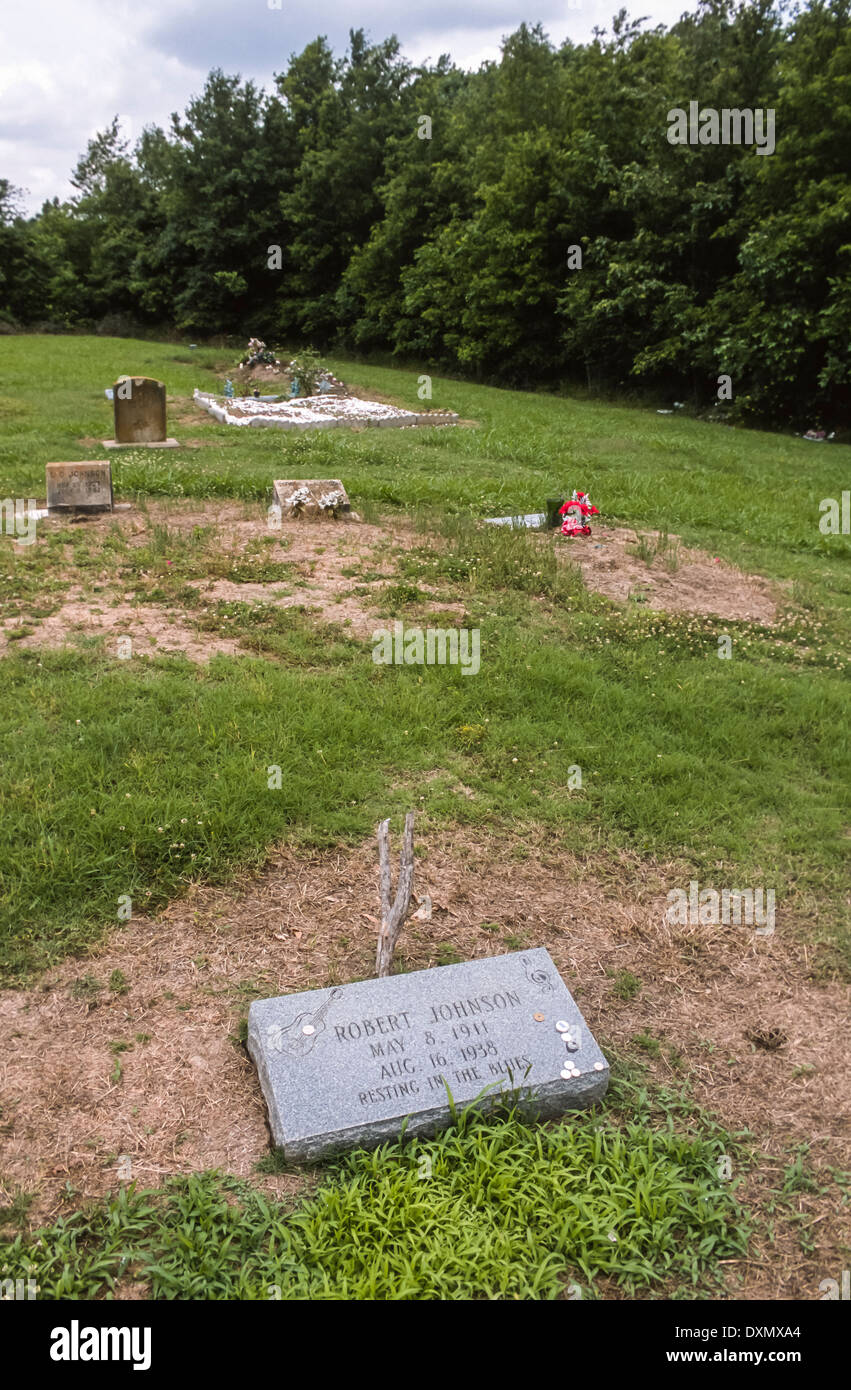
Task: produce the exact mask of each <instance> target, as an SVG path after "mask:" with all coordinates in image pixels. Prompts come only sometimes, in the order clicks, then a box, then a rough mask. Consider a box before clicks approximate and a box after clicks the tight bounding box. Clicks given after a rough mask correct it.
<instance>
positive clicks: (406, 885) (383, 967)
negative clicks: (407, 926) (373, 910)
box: [375, 811, 414, 979]
mask: <svg viewBox="0 0 851 1390" xmlns="http://www.w3.org/2000/svg"><path fill="white" fill-rule="evenodd" d="M378 877H379V888H380V892H381V928H380V930H379V933H378V951H377V953H376V957H375V970H376V974H377V975H378V977H379V979H381V978H382V977H383V976H385V975H389V974H390V967H391V965H392V963H393V952H394V951H395V949H396V942H397V941H398V939H399V933H400V931H401V930H402V926H403V924H404V921H405V918H406V917H407V915H408V909H409V908H410V906H411V892H412V890H413V887H414V813H413V811H409V812H408V814H407V815H406V817H405V833H404V835H403V837H402V852H401V854H400V856H399V882H398V885H397V887H396V896H395V898H394V899H393V902H392V903H391V901H390V893H391V884H390V822H389V820H383V821H382V822H381V824H380V825H379V827H378Z"/></svg>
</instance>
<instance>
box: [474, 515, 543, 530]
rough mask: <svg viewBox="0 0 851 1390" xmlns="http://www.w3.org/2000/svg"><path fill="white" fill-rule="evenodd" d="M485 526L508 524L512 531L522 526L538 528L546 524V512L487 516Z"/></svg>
mask: <svg viewBox="0 0 851 1390" xmlns="http://www.w3.org/2000/svg"><path fill="white" fill-rule="evenodd" d="M485 524H486V525H487V526H510V527H511V529H512V530H513V531H518V530H522V529H523V528H524V527H525V528H526V529H527V530H530V531H537V530H540V529H541V528H542V527H544V526H546V525H547V514H546V512H527V513H526V515H525V516H487V517H485Z"/></svg>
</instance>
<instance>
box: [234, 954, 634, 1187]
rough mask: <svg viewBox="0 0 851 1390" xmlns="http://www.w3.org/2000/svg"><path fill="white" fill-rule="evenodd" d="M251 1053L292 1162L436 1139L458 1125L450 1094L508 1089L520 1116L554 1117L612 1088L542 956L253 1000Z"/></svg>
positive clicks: (461, 1098)
mask: <svg viewBox="0 0 851 1390" xmlns="http://www.w3.org/2000/svg"><path fill="white" fill-rule="evenodd" d="M248 1050H249V1053H250V1054H251V1057H252V1058H253V1060H254V1062H255V1065H256V1067H257V1071H258V1074H259V1078H260V1085H261V1088H262V1091H263V1095H264V1097H265V1099H266V1105H267V1108H268V1112H269V1123H270V1128H271V1131H272V1137H273V1140H274V1142H275V1144H276V1145H277V1146H278V1147H279V1148H282V1149H283V1151H284V1156H285V1157H286V1158H287V1159H290V1160H292V1161H295V1162H309V1161H313V1160H315V1159H319V1158H322V1157H323V1156H325V1155H327V1154H332V1153H338V1152H340V1151H342V1150H345V1149H350V1148H355V1147H362V1148H371V1147H374V1146H375V1145H377V1144H381V1143H384V1142H385V1141H387V1140H393V1139H396V1138H398V1137H399V1135H400V1134H401V1133H402V1130H403V1127H404V1130H405V1134H406V1135H408V1134H410V1135H414V1134H423V1135H429V1134H436V1133H437V1132H438V1131H439V1130H441V1129H445V1128H446V1126H447V1125H449V1124H451V1122H452V1116H451V1112H450V1108H449V1102H448V1097H447V1092H446V1086H447V1085H448V1086H449V1089H450V1091H451V1092H452V1098H453V1101H454V1103H455V1105H456V1106H458V1107H459V1108H461V1107H463V1106H465V1105H468V1104H469V1103H470V1102H471V1101H474V1100H477V1101H478V1102H479V1104H480V1105H481V1106H482V1107H483V1108H485V1109H487V1108H490V1107H491V1106H493V1105H494V1104H496V1103H497V1102H498V1100H499V1099H500V1097H502V1098H505V1093H506V1092H509V1093H510V1092H512V1091H514V1093H515V1095H514V1099H516V1100H517V1103H518V1105H519V1106H520V1108H521V1110H522V1111H523V1113H524V1114H526V1115H528V1116H529V1117H530V1118H532V1119H551V1118H553V1117H555V1116H557V1115H561V1114H563V1112H564V1111H566V1110H573V1109H581V1108H584V1107H586V1106H588V1105H593V1104H594V1103H595V1102H596V1101H599V1100H601V1099H602V1097H603V1095H604V1094H605V1091H606V1087H607V1086H608V1081H609V1067H608V1063H607V1062H606V1059H605V1057H604V1056H603V1054H602V1052H601V1051H600V1049H599V1047H598V1046H597V1044H596V1042H595V1041H594V1039H593V1037H592V1036H591V1033H590V1030H589V1029H588V1027H587V1025H586V1024H585V1021H584V1019H583V1017H582V1015H581V1013H580V1012H579V1009H578V1008H577V1006H576V1004H575V1002H574V1000H573V998H572V996H571V994H570V992H569V990H568V988H567V986H566V985H565V983H564V981H563V980H562V978H561V976H560V975H559V973H558V971H557V970H556V967H555V965H554V964H553V962H552V960H551V958H550V955H549V952H548V951H546V950H545V949H544V948H543V947H537V948H535V949H533V950H531V951H522V952H513V953H512V954H510V955H506V956H494V957H490V958H488V959H485V960H475V961H468V962H467V963H466V964H463V965H446V966H439V967H437V968H435V969H432V970H418V971H414V972H412V973H411V974H408V975H391V976H388V977H387V978H385V979H376V980H362V981H359V982H357V983H355V984H350V985H339V986H337V987H336V988H334V989H318V990H310V991H308V992H306V993H302V994H288V995H283V996H281V997H280V998H278V999H259V1000H255V1002H254V1003H253V1004H252V1005H251V1008H250V1009H249V1013H248ZM444 1082H445V1083H446V1084H444ZM486 1088H490V1089H487V1090H486ZM485 1091H486V1094H485V1095H484V1096H482V1092H485ZM406 1118H407V1124H405V1121H406Z"/></svg>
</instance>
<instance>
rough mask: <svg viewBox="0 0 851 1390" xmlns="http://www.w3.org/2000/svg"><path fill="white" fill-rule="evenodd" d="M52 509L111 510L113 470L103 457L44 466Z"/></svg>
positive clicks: (49, 503)
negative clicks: (81, 461) (82, 461)
mask: <svg viewBox="0 0 851 1390" xmlns="http://www.w3.org/2000/svg"><path fill="white" fill-rule="evenodd" d="M44 476H45V483H46V487H47V509H48V512H67V511H76V512H111V511H112V510H113V504H112V469H111V467H110V465H109V464H108V463H107V462H106V461H105V460H103V459H87V460H86V462H85V463H48V464H45V469H44Z"/></svg>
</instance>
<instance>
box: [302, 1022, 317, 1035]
mask: <svg viewBox="0 0 851 1390" xmlns="http://www.w3.org/2000/svg"><path fill="white" fill-rule="evenodd" d="M301 1031H302V1032H303V1033H306V1034H307V1036H308V1037H309V1036H310V1034H311V1033H315V1032H316V1029H315V1028H314V1026H313V1024H312V1023H305V1025H304V1027H303V1028H302V1030H301Z"/></svg>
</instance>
